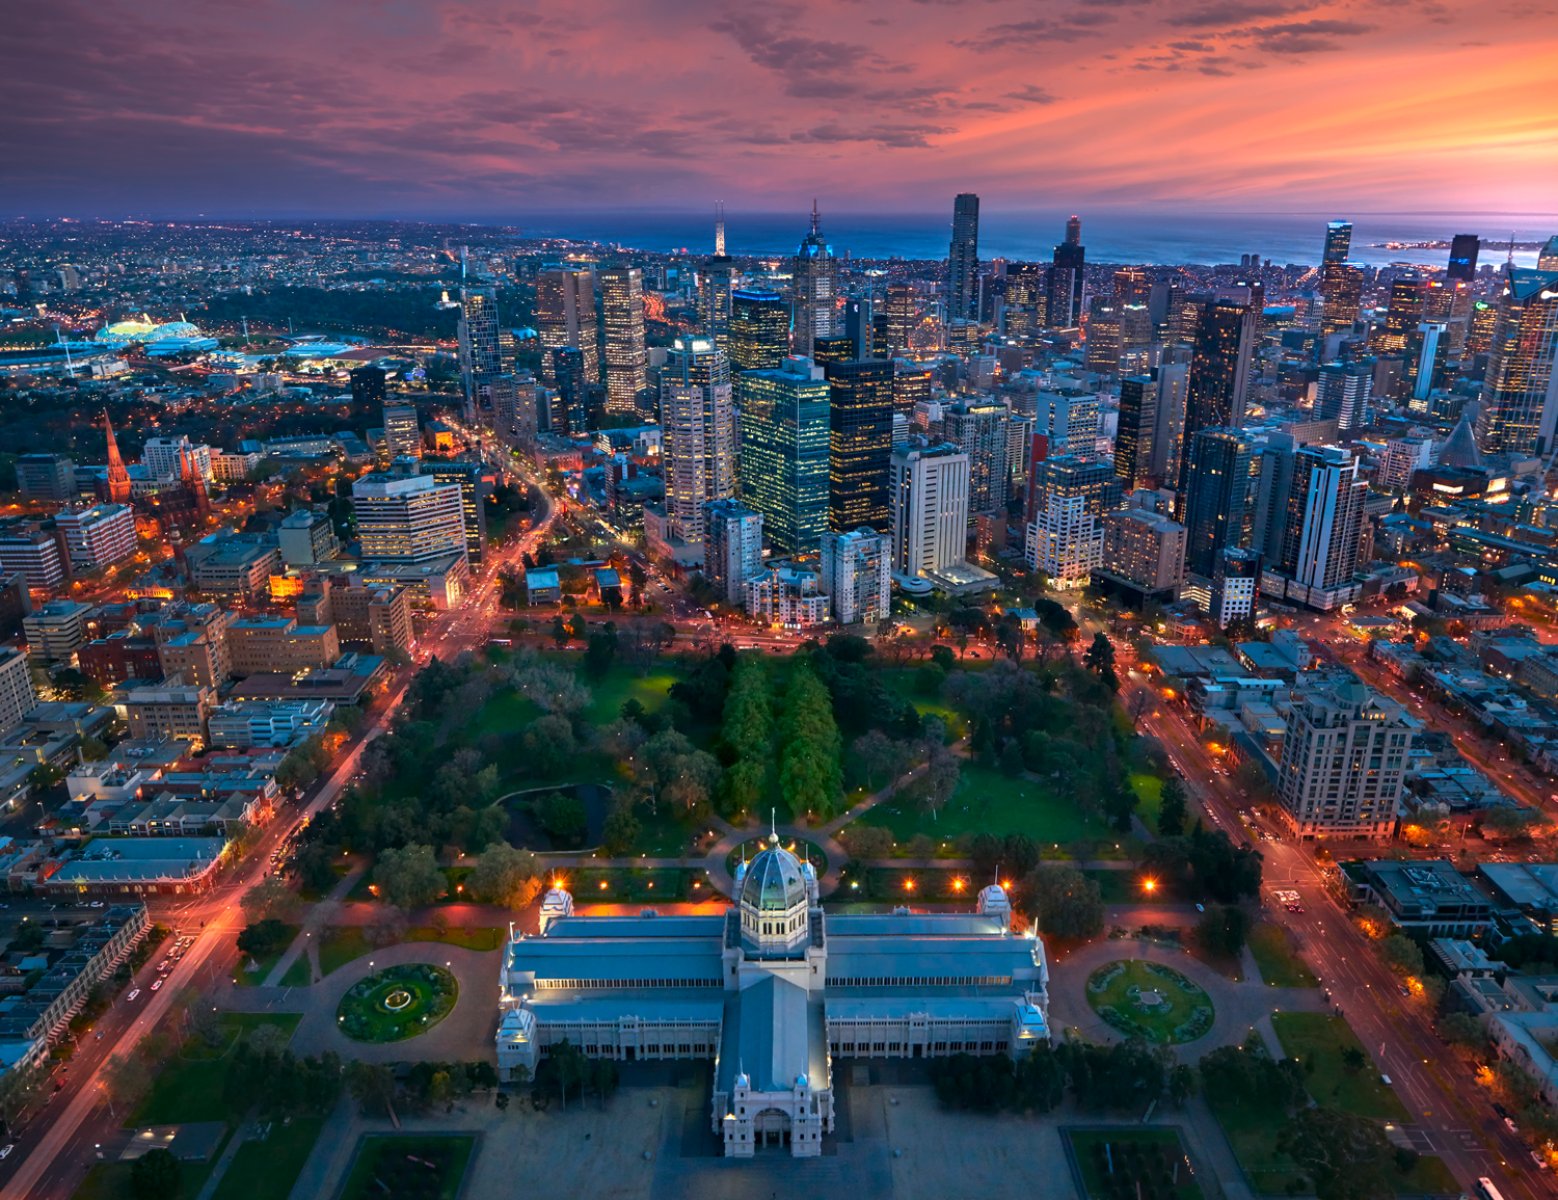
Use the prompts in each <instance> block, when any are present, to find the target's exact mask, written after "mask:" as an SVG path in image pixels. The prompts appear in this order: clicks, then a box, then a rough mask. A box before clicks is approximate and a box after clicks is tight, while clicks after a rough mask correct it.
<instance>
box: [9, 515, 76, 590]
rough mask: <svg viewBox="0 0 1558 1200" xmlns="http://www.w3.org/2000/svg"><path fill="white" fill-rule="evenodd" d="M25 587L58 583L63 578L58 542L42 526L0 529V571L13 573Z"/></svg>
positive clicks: (63, 569)
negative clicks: (37, 527)
mask: <svg viewBox="0 0 1558 1200" xmlns="http://www.w3.org/2000/svg"><path fill="white" fill-rule="evenodd" d="M16 574H20V575H21V577H22V578H23V579H24V580H26V581H27V586H28V587H29V588H37V589H39V590H44V589H48V588H53V587H58V586H59V585H60V583H61V582H62V581H63V580H64V578H65V561H64V557H63V556H62V555H61V553H60V545H59V542H58V541H57V540H56V539H55V538H54V536H53V535H52V534H50V533H47V532H45V531H43V530H25V529H24V530H18V531H16V532H14V533H0V575H16Z"/></svg>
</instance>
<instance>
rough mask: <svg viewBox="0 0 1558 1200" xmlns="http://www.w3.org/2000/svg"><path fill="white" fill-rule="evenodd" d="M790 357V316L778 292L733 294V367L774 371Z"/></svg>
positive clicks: (752, 290)
mask: <svg viewBox="0 0 1558 1200" xmlns="http://www.w3.org/2000/svg"><path fill="white" fill-rule="evenodd" d="M789 353H790V312H789V309H788V308H787V307H786V306H785V302H784V297H783V296H781V295H780V294H779V293H778V292H770V291H765V290H763V289H761V288H737V289H736V290H735V291H733V292H732V293H731V294H730V350H729V357H730V366H731V369H732V370H735V371H774V370H777V369H778V368H779V364H780V363H782V362H784V360H785V357H786V356H787V355H788V354H789Z"/></svg>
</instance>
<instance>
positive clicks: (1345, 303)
mask: <svg viewBox="0 0 1558 1200" xmlns="http://www.w3.org/2000/svg"><path fill="white" fill-rule="evenodd" d="M1320 295H1321V297H1322V300H1323V303H1322V305H1321V308H1320V333H1321V336H1323V337H1330V336H1331V335H1332V334H1336V333H1346V332H1347V331H1348V330H1350V329H1351V328H1352V327H1353V325H1354V324H1355V323H1356V322H1357V320H1358V311H1359V309H1360V308H1361V307H1362V304H1363V270H1362V268H1361V267H1358V266H1356V265H1354V264H1353V263H1333V262H1328V263H1326V264H1324V265H1323V266H1322V267H1321V268H1320Z"/></svg>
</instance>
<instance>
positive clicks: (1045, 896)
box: [1027, 863, 1104, 938]
mask: <svg viewBox="0 0 1558 1200" xmlns="http://www.w3.org/2000/svg"><path fill="white" fill-rule="evenodd" d="M1027 882H1028V890H1029V891H1030V893H1031V894H1032V897H1033V910H1034V915H1035V916H1036V917H1037V918H1038V922H1039V928H1040V929H1041V930H1042V931H1043V932H1044V933H1046V934H1049V935H1051V936H1053V937H1063V938H1090V937H1096V936H1097V935H1098V934H1099V933H1101V932H1103V928H1104V902H1103V896H1102V894H1101V892H1100V889H1099V887H1098V882H1097V880H1093V879H1089V878H1088V877H1087V876H1085V875H1083V874H1082V872H1081V871H1080V870H1079V869H1078V868H1076V867H1074V866H1072V865H1071V864H1070V863H1055V864H1051V865H1046V866H1041V867H1039V868H1038V869H1037V870H1036V871H1034V872H1033V873H1032V874H1031V875H1029V876H1028V881H1027Z"/></svg>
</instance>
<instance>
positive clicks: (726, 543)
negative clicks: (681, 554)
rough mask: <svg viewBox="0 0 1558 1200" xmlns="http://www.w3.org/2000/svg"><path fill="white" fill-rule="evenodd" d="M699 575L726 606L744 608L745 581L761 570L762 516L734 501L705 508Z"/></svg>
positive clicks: (720, 502) (717, 503) (745, 595)
mask: <svg viewBox="0 0 1558 1200" xmlns="http://www.w3.org/2000/svg"><path fill="white" fill-rule="evenodd" d="M705 521H706V528H705V531H704V535H705V539H706V540H705V542H704V547H703V575H704V578H705V579H707V580H708V581H709V583H710V584H711V585H713V587H714V589H715V590H716V591H718V592H719V594H720V596H721V598H722V599H724V600H725V602H726V603H728V604H734V605H736V606H737V607H744V606H745V604H746V598H747V580H749V579H752V578H755V577H756V576H757V575H758V574H760V573H761V572H762V570H763V514H762V513H760V512H756V511H754V510H753V509H750V508H747V507H746V506H745V505H743V504H739V503H737V502H736V501H734V500H717V501H715V502H714V503H712V504H710V505H709V506H708V512H707V514H706V516H705Z"/></svg>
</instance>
